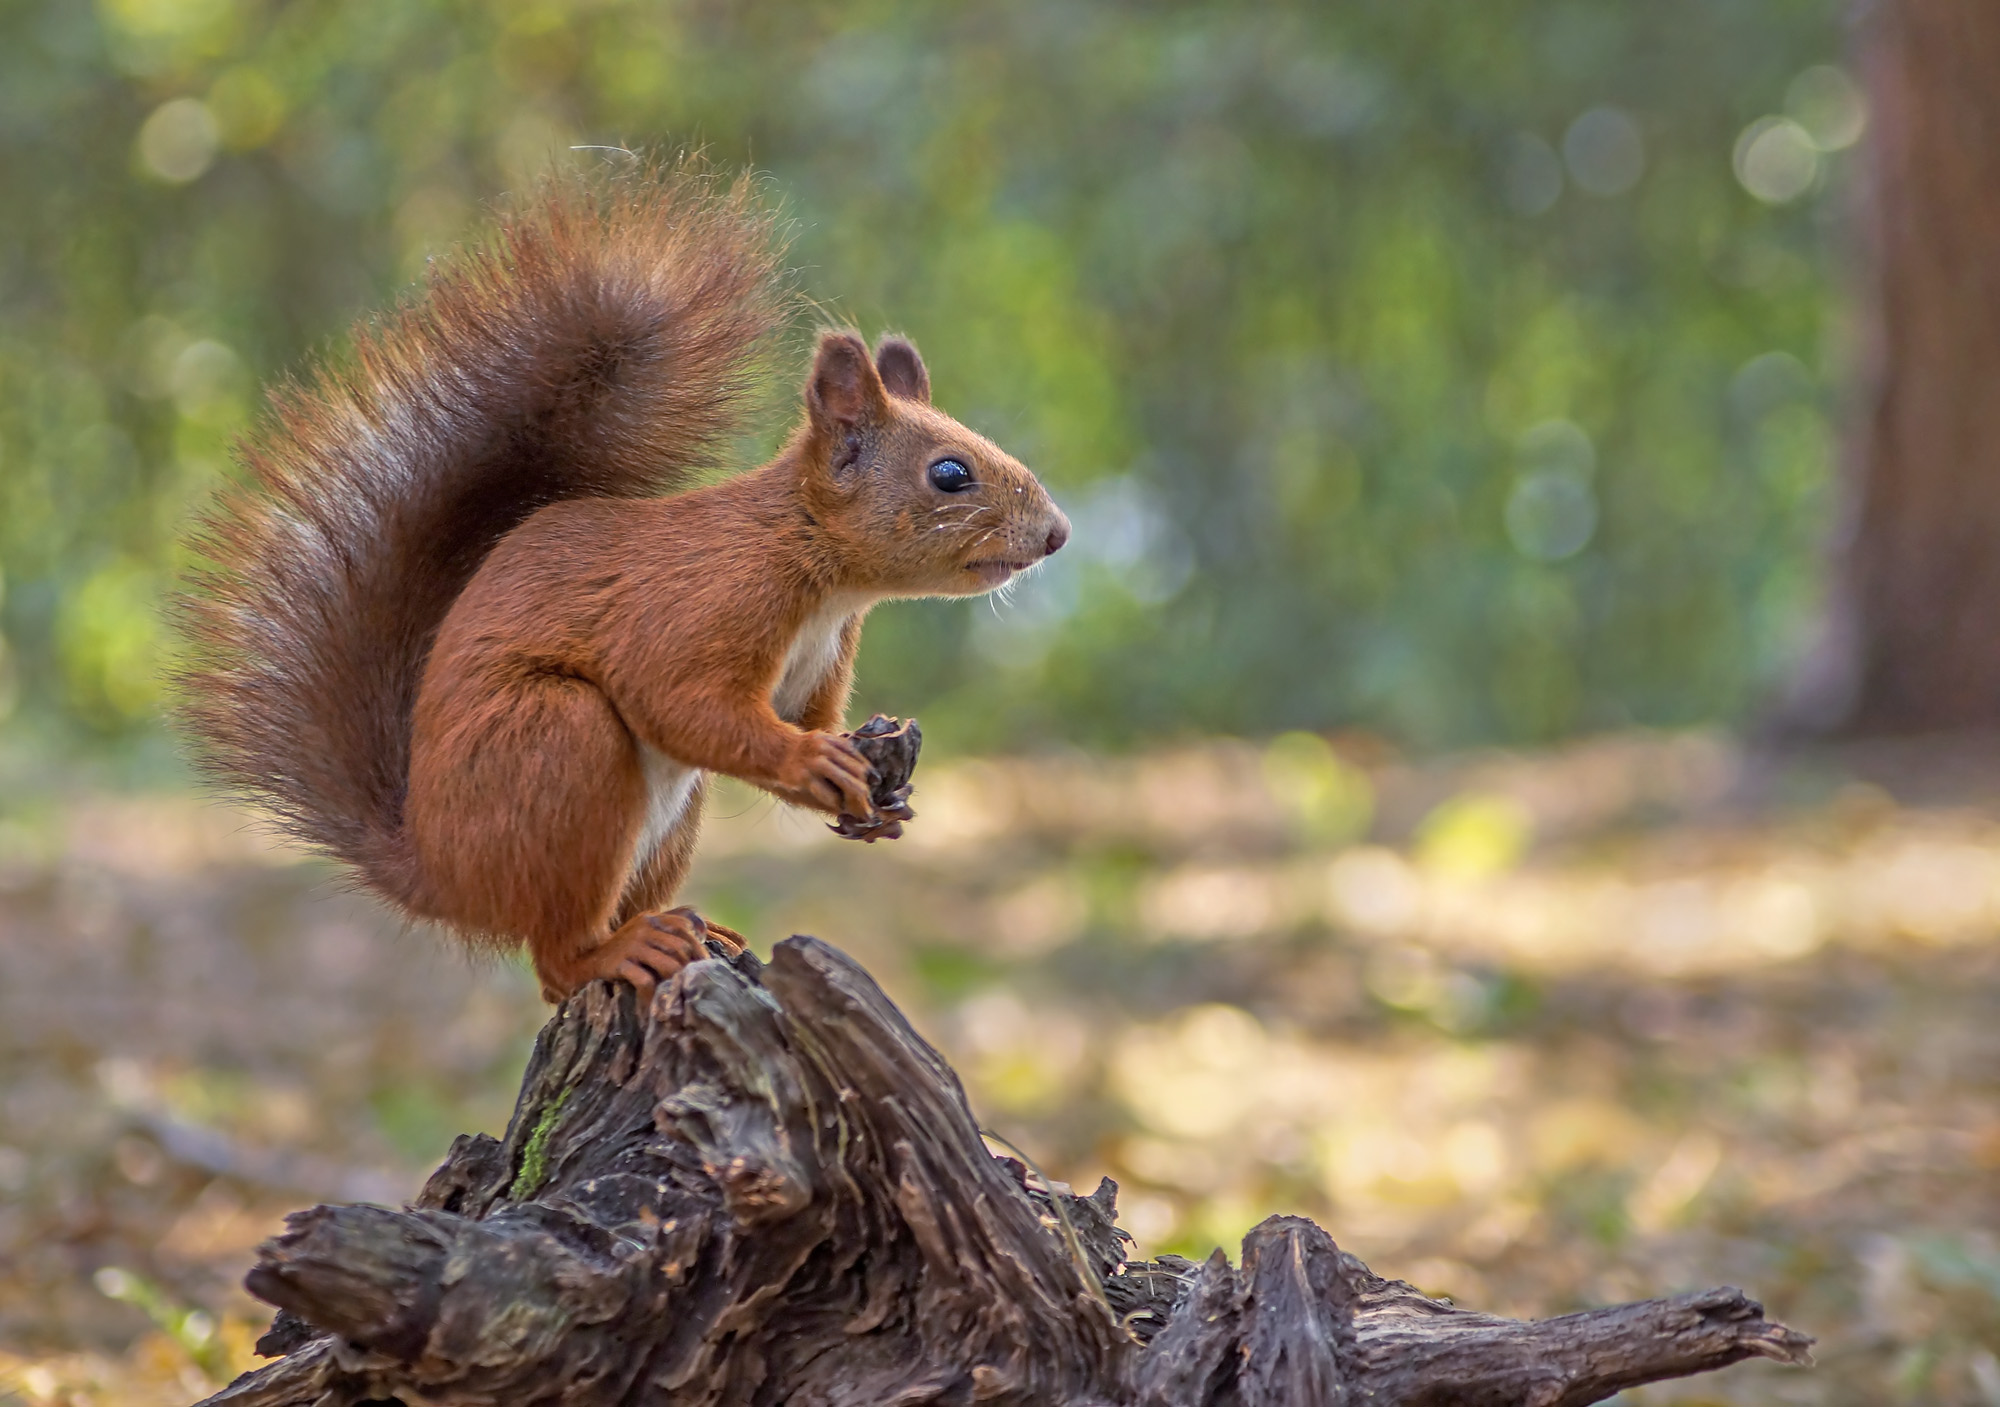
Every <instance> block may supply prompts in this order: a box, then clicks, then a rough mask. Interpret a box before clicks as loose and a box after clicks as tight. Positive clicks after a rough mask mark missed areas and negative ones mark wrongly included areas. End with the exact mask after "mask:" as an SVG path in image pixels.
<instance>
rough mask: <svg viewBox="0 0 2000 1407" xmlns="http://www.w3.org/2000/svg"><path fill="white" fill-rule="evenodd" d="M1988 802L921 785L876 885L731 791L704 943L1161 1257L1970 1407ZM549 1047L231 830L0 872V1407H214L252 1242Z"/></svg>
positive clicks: (1719, 1388)
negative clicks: (743, 942)
mask: <svg viewBox="0 0 2000 1407" xmlns="http://www.w3.org/2000/svg"><path fill="white" fill-rule="evenodd" d="M1989 784H1990V785H1989ZM1996 796H2000V767H1995V766H1993V765H1992V762H1991V759H1990V758H1986V757H1983V756H1982V755H1980V754H1978V753H1976V752H1966V751H1962V750H1961V751H1955V752H1954V751H1949V750H1942V751H1941V750H1938V749H1932V750H1929V751H1924V750H1917V751H1912V752H1908V753H1906V754H1893V755H1873V754H1866V753H1850V754H1843V755H1840V756H1832V755H1819V756H1816V757H1813V758H1805V759H1793V760H1791V761H1788V762H1783V763H1774V762H1768V761H1755V760H1751V759H1746V758H1745V757H1744V756H1743V755H1741V754H1740V753H1739V752H1738V751H1737V750H1736V749H1735V748H1733V747H1732V746H1731V745H1729V744H1728V743H1726V742H1725V741H1723V740H1721V739H1717V738H1712V737H1703V736H1680V737H1662V738H1651V737H1632V738H1614V739H1607V740H1602V741H1598V742H1592V743H1587V744H1581V745H1578V746H1576V747H1573V748H1569V749H1565V750H1563V751H1561V752H1559V753H1552V754H1545V755H1536V756H1504V757H1503V756H1493V757H1475V758H1462V759H1456V760H1451V761H1446V762H1439V763H1435V764H1425V765H1411V764H1405V763H1402V762H1398V761H1396V760H1395V759H1392V758H1388V757H1384V756H1381V755H1378V754H1376V753H1373V752H1371V751H1370V750H1369V749H1367V748H1365V747H1362V746H1360V745H1358V744H1354V745H1349V744H1345V743H1342V744H1340V745H1338V746H1329V745H1328V744H1327V743H1325V742H1323V741H1321V740H1319V739H1317V738H1309V737H1305V736H1302V735H1294V736H1291V737H1287V738H1282V739H1279V740H1277V741H1276V742H1274V743H1271V744H1269V745H1265V746H1252V745H1249V744H1243V743H1228V742H1222V743H1215V744H1212V745H1205V746H1191V747H1186V748H1180V749H1174V750H1168V751H1162V752H1157V753H1153V754H1150V755H1144V756H1140V757H1136V758H1130V759H1122V760H1109V761H1106V760H1093V759H1087V758H1081V757H1055V758H1045V759H1038V760H1033V761H1020V762H1007V761H994V760H975V761H963V762H957V763H950V764H945V763H938V764H926V766H925V767H924V768H922V769H920V771H919V775H918V792H917V796H916V798H915V804H916V807H917V810H918V813H919V819H918V821H917V822H916V823H914V824H913V825H912V826H911V827H910V831H909V835H908V836H907V838H905V839H904V840H902V841H900V842H897V843H895V844H884V845H875V846H871V847H863V846H856V845H852V844H848V843H845V842H842V841H838V840H836V839H834V838H833V837H831V836H829V835H827V834H826V833H825V831H824V828H823V827H821V826H820V825H819V824H818V823H817V822H816V821H814V820H812V819H810V818H808V817H804V816H800V815H796V814H790V813H783V812H780V811H778V810H777V809H776V808H774V807H773V806H772V805H771V804H770V803H768V802H766V801H762V800H760V799H758V798H756V797H754V796H753V795H751V794H750V793H747V792H742V791H738V790H736V789H734V788H726V789H724V790H723V792H722V793H721V794H720V795H719V796H718V798H717V801H716V804H715V807H714V815H715V819H714V821H713V822H712V824H711V826H710V833H709V837H708V840H707V843H706V848H705V851H704V858H703V861H702V862H701V864H700V866H699V867H698V877H697V881H696V885H695V892H694V894H693V896H692V897H693V898H694V899H695V900H696V901H697V902H698V903H700V904H701V905H702V906H703V908H704V909H705V910H706V911H708V912H711V913H712V914H714V915H715V917H717V918H718V919H720V920H721V921H723V922H726V923H729V924H731V925H732V926H735V927H737V928H739V929H741V930H742V931H744V932H746V933H747V934H749V935H750V936H751V937H752V938H753V940H754V941H755V942H756V944H757V945H758V946H759V947H760V948H768V946H769V944H770V943H771V942H772V941H774V940H776V939H777V938H780V937H782V936H783V935H784V934H786V933H788V932H801V931H810V932H815V933H818V934H819V935H820V936H822V937H825V938H827V939H828V940H830V941H832V942H835V943H838V944H840V945H841V946H843V947H846V948H848V949H849V950H850V951H852V952H854V953H855V954H856V955H857V956H858V957H859V958H861V959H862V960H863V961H864V962H866V963H868V964H869V965H870V966H871V968H872V969H873V970H874V971H875V972H876V974H877V975H878V977H879V978H880V979H881V980H882V981H883V983H884V985H885V986H886V987H888V988H889V990H890V991H891V994H892V995H894V996H895V997H896V998H897V999H898V1000H899V1001H901V1002H903V1003H904V1004H905V1005H906V1007H907V1008H908V1009H909V1010H910V1012H911V1014H912V1016H913V1018H914V1019H915V1020H916V1021H917V1023H918V1025H919V1027H920V1029H922V1030H924V1031H925V1032H926V1033H927V1034H929V1035H930V1036H931V1037H932V1038H933V1039H934V1040H936V1041H937V1042H938V1043H939V1044H940V1045H941V1046H942V1047H944V1048H945V1049H946V1051H947V1052H948V1053H949V1054H950V1056H951V1057H952V1059H953V1060H954V1061H955V1062H956V1063H957V1065H958V1066H959V1068H960V1070H961V1071H962V1073H963V1074H964V1075H965V1077H966V1081H967V1084H968V1088H969V1090H970V1093H971V1095H972V1099H973V1102H974V1105H975V1108H976V1110H977V1112H978V1113H979V1114H980V1116H981V1118H982V1120H983V1121H984V1122H985V1123H986V1125H987V1127H989V1128H990V1129H992V1130H993V1131H994V1132H995V1133H996V1134H998V1135H1001V1136H1003V1137H1004V1138H1006V1139H1008V1140H1011V1141H1013V1142H1014V1143H1018V1144H1019V1145H1020V1146H1021V1147H1022V1148H1024V1149H1025V1150H1026V1151H1027V1152H1028V1153H1029V1154H1030V1156H1032V1157H1033V1158H1035V1159H1036V1161H1038V1162H1039V1163H1041V1164H1042V1165H1043V1166H1044V1167H1045V1168H1046V1169H1047V1170H1048V1171H1049V1172H1050V1173H1051V1174H1052V1175H1055V1176H1058V1177H1067V1178H1069V1179H1071V1180H1072V1181H1077V1182H1082V1183H1084V1184H1086V1185H1088V1184H1089V1183H1091V1182H1093V1181H1094V1179H1095V1178H1096V1177H1097V1176H1099V1175H1102V1174H1109V1175H1111V1176H1113V1177H1115V1178H1117V1179H1118V1181H1119V1183H1120V1186H1121V1188H1122V1193H1121V1198H1120V1200H1121V1204H1122V1206H1123V1207H1124V1209H1125V1218H1124V1219H1125V1221H1126V1224H1127V1225H1128V1226H1129V1227H1130V1228H1131V1229H1132V1230H1133V1231H1134V1232H1135V1233H1136V1234H1137V1235H1138V1236H1139V1238H1140V1241H1141V1244H1142V1248H1143V1249H1144V1250H1145V1251H1147V1252H1149V1253H1150V1252H1157V1251H1161V1250H1175V1251H1181V1252H1185V1253H1191V1254H1202V1253H1205V1252H1206V1251H1207V1250H1208V1249H1209V1248H1210V1247H1211V1246H1213V1245H1215V1244H1217V1243H1221V1244H1224V1245H1227V1246H1229V1247H1230V1248H1231V1250H1232V1251H1233V1250H1234V1244H1235V1241H1236V1240H1237V1238H1239V1237H1240V1236H1241V1235H1242V1233H1243V1231H1244V1230H1245V1229H1246V1228H1247V1227H1248V1226H1250V1225H1251V1224H1253V1223H1254V1222H1255V1221H1257V1220H1258V1219H1260V1218H1261V1217H1262V1216H1264V1215H1266V1214H1268V1213H1269V1212H1272V1211H1296V1212H1302V1213H1305V1214H1307V1215H1310V1216H1313V1217H1315V1218H1316V1219H1318V1220H1319V1221H1321V1222H1322V1223H1323V1224H1324V1225H1326V1226H1327V1228H1328V1229H1329V1230H1330V1231H1331V1232H1332V1233H1333V1234H1334V1235H1335V1237H1336V1238H1337V1239H1339V1240H1340V1241H1341V1242H1342V1243H1343V1244H1344V1245H1347V1246H1349V1247H1350V1248H1351V1249H1353V1250H1355V1251H1357V1252H1358V1253H1360V1254H1361V1255H1362V1256H1364V1258H1366V1259H1368V1260H1369V1261H1370V1262H1371V1264H1373V1265H1374V1266H1375V1267H1376V1268H1377V1269H1378V1270H1381V1271H1382V1272H1384V1273H1387V1274H1394V1275H1400V1276H1404V1277H1406V1278H1409V1279H1412V1280H1414V1281H1415V1282H1417V1283H1418V1284H1419V1285H1420V1286H1421V1287H1422V1288H1424V1289H1426V1290H1429V1291H1432V1292H1436V1293H1443V1294H1449V1295H1452V1296H1454V1297H1456V1298H1458V1299H1460V1300H1461V1301H1462V1302H1465V1303H1469V1304H1472V1305H1475V1306H1477V1307H1480V1308H1491V1309H1496V1310H1501V1311H1504V1312H1508V1313H1513V1314H1521V1315H1530V1314H1547V1313H1554V1312H1560V1311H1564V1310H1568V1309H1572V1308H1576V1307H1579V1306H1582V1305H1588V1304H1594V1303H1601V1302H1604V1301H1608V1300H1616V1299H1628V1298H1637V1297H1642V1296H1646V1295H1651V1294H1658V1293H1669V1292H1673V1291H1677V1290H1681V1289H1687V1288H1692V1287H1695V1286H1699V1285H1706V1284H1720V1283H1738V1284H1742V1285H1744V1286H1745V1287H1746V1288H1748V1289H1750V1290H1751V1291H1752V1292H1753V1293H1755V1294H1758V1295H1761V1296H1762V1297H1764V1298H1765V1300H1766V1301H1767V1303H1768V1304H1769V1306H1770V1308H1771V1309H1772V1311H1773V1313H1774V1314H1776V1315H1778V1316H1779V1317H1782V1318H1785V1319H1787V1320H1789V1321H1790V1322H1792V1323H1794V1324H1796V1325H1797V1326H1798V1327H1800V1328H1803V1329H1805V1330H1807V1331H1808V1332H1812V1333H1814V1334H1817V1335H1819V1336H1820V1339H1821V1346H1820V1350H1819V1358H1820V1361H1821V1364H1822V1365H1823V1366H1822V1367H1820V1368H1819V1369H1817V1370H1814V1371H1812V1372H1808V1373H1799V1372H1791V1371H1785V1370H1780V1369H1777V1368H1775V1367H1771V1366H1769V1365H1744V1366H1742V1367H1738V1368H1735V1369H1732V1370H1730V1371H1729V1372H1728V1373H1726V1374H1723V1375H1721V1376H1719V1377H1716V1378H1714V1379H1710V1380H1704V1381H1700V1382H1697V1383H1691V1384H1683V1385H1673V1384H1667V1385H1661V1386H1658V1387H1655V1388H1651V1389H1647V1390H1645V1391H1644V1392H1642V1393H1636V1394H1632V1395H1631V1399H1630V1400H1634V1401H1645V1402H1669V1401H1686V1402H1696V1401H1702V1402H1715V1401H1729V1402H1746V1403H1747V1402H1753V1401H1755V1402H1772V1401H1786V1402H1790V1401H1797V1402H1812V1403H1828V1404H1832V1403H1855V1404H1859V1403H1879V1402H1896V1401H1907V1402H1965V1403H1990V1402H2000V1360H1996V1358H1995V1350H1996V1348H2000V1242H1996V1240H1995V1239H1994V1235H1993V1230H1994V1228H1995V1227H1996V1226H2000V1218H1996V1212H2000V1205H1996V1204H2000V1197H1997V1196H1996V1189H2000V941H1996V939H2000V805H1995V804H1993V798H1994V797H1996ZM541 1012H542V1008H541V1006H540V1003H539V1002H538V1001H537V1000H536V999H535V997H534V993H533V990H532V983H531V982H530V981H529V980H528V979H527V977H526V975H525V974H524V973H523V972H522V971H521V970H520V969H518V968H517V967H514V966H510V965H508V964H504V963H489V964H486V965H483V966H482V965H475V964H472V963H469V962H467V961H465V960H462V959H460V958H459V957H457V956H456V955H455V954H452V953H450V952H448V951H445V950H443V949H442V948H441V947H440V945H438V944H437V943H436V942H435V941H434V940H433V939H431V938H430V937H428V936H427V935H424V934H404V933H400V932H399V931H398V930H397V927H396V925H394V924H393V923H391V922H389V921H387V920H386V919H384V918H383V917H382V916H381V915H380V914H378V913H377V912H376V911H375V910H373V909H372V908H371V907H370V906H369V905H368V904H367V903H366V902H365V901H363V900H360V899H358V898H356V897H354V896H351V895H348V894H345V893H343V892H341V890H340V888H339V885H338V883H337V881H336V880H335V879H334V878H333V877H332V876H331V875H330V874H329V872H328V871H326V870H324V869H322V868H320V867H318V866H315V865H312V864H302V863H300V862H298V861H297V859H296V857H294V856H292V855H291V854H290V853H289V852H286V851H284V850H282V849H280V848H277V847H273V846H269V845H266V844H264V843H262V842H260V841H259V840H258V839H257V837H256V835H255V833H254V832H252V831H249V830H246V829H244V828H243V826H242V825H241V824H240V822H239V821H238V820H236V819H234V818H232V817H230V816H228V815H227V814H226V813H222V812H219V811H215V810H206V809H201V808H197V807H194V806H192V805H190V804H189V803H185V802H182V801H178V800H172V799H168V800H143V801H117V800H110V801H101V802H96V803H92V804H89V805H80V806H78V807H76V808H74V809H72V810H71V811H70V812H69V813H68V814H66V815H64V816H60V817H51V818H46V819H45V820H44V821H43V822H41V823H39V824H30V823H28V822H25V821H18V820H17V821H14V822H9V823H5V825H4V826H0V1081H4V1083H0V1267H4V1268H0V1398H4V1397H5V1395H6V1394H9V1393H12V1394H13V1395H15V1396H17V1397H20V1398H22V1399H23V1400H25V1401H29V1402H35V1403H42V1402H54V1401H75V1402H81V1401H85V1400H88V1401H90V1402H96V1403H111V1402H133V1403H141V1402H146V1403H150V1402H153V1401H160V1402H168V1401H183V1400H187V1399H188V1398H190V1397H191V1396H192V1395H194V1394H195V1393H196V1392H197V1391H200V1390H203V1389H202V1384H204V1383H206V1382H208V1381H211V1380H214V1379H215V1378H216V1377H219V1376H223V1375H226V1374H227V1373H228V1372H229V1371H233V1370H234V1369H235V1368H238V1367H240V1366H242V1364H243V1363H244V1362H245V1361H246V1359H245V1357H244V1354H245V1352H246V1351H247V1344H248V1342H249V1340H250V1339H251V1338H252V1337H254V1333H255V1330H256V1328H257V1327H259V1325H260V1320H261V1316H260V1314H259V1311H258V1309H257V1306H256V1305H255V1303H254V1302H253V1301H251V1300H250V1299H249V1298H248V1297H247V1296H246V1295H245V1294H244V1293H243V1292H242V1291H241V1290H240V1289H239V1288H237V1287H236V1282H237V1281H238V1280H239V1279H240V1277H241V1275H242V1272H243V1270H244V1269H245V1268H246V1266H247V1264H248V1260H249V1256H250V1253H251V1248H252V1247H253V1246H254V1244H255V1243H256V1241H257V1240H259V1239H260V1238H261V1237H263V1236H265V1235H268V1234H270V1232H271V1231H272V1230H273V1229H274V1228H275V1227H276V1226H277V1225H278V1223H279V1221H280V1219H281V1217H282V1214H283V1213H284V1211H286V1210H288V1209H291V1208H293V1207H296V1206H299V1205H302V1204H303V1203H305V1202H308V1201H311V1200H314V1199H317V1198H345V1199H368V1198H373V1199H384V1200H394V1199H396V1198H398V1197H401V1196H407V1195H410V1194H411V1193H412V1192H413V1191H414V1189H415V1187H416V1186H417V1185H418V1183H419V1181H420V1180H421V1177H422V1175H423V1173H424V1172H425V1171H427V1169H428V1166H429V1165H430V1164H432V1163H434V1162H435V1161H436V1159H437V1158H438V1157H439V1156H440V1155H441V1154H442V1152H443V1150H444V1148H445V1146H446V1144H447V1143H448V1142H449V1139H450V1137H451V1136H452V1135H453V1134H455V1133H458V1132H461V1131H466V1130H470V1129H475V1128H486V1129H490V1130H494V1131H498V1129H499V1128H500V1127H501V1125H502V1124H503V1123H504V1121H505V1118H506V1114H507V1109H508V1106H509V1102H510V1101H511V1097H512V1094H513V1089H514V1084H515V1081H516V1079H517V1078H518V1074H519V1069H520V1063H521V1061H522V1059H523V1058H524V1056H525V1052H526V1049H527V1045H528V1042H529V1041H530V1039H531V1038H532V1035H533V1032H534V1029H535V1027H536V1025H537V1024H538V1022H539V1020H540V1017H541Z"/></svg>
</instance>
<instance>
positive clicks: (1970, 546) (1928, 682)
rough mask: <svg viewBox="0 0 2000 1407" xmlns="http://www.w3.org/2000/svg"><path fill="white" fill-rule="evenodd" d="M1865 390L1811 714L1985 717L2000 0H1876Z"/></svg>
mask: <svg viewBox="0 0 2000 1407" xmlns="http://www.w3.org/2000/svg"><path fill="white" fill-rule="evenodd" d="M1864 15H1865V22H1864V26H1863V29H1862V33H1861V35H1860V41H1861V42H1860V53H1861V58H1862V63H1863V67H1864V69H1865V70H1866V86H1867V89H1868V96H1869V104H1870V135H1869V146H1868V149H1867V182H1866V190H1865V193H1864V195H1863V198H1862V200H1861V201H1860V211H1859V214H1860V224H1861V229H1862V232H1863V235H1864V241H1863V242H1864V245H1865V252H1866V282H1865V284H1864V287H1863V295H1862V298H1861V313H1862V322H1863V327H1862V330H1863V343H1862V354H1863V360H1864V365H1863V367H1862V373H1861V374H1862V385H1861V387H1860V390H1861V400H1860V404H1859V406H1858V408H1857V409H1858V414H1857V416H1856V420H1855V423H1854V425H1853V427H1852V430H1851V436H1850V443H1849V446H1848V455H1849V460H1850V463H1849V465H1848V469H1849V484H1848V487H1849V493H1850V500H1849V502H1848V503H1847V505H1846V506H1845V512H1846V515H1847V525H1846V527H1845V528H1844V530H1843V536H1844V539H1845V540H1844V543H1843V544H1842V546H1841V548H1840V550H1839V551H1838V552H1837V553H1836V561H1835V577H1836V580H1835V582H1834V587H1833V597H1834V604H1833V607H1832V613H1831V614H1832V619H1831V622H1830V625H1829V628H1828V631H1827V634H1826V639H1825V640H1824V642H1823V644H1822V647H1821V648H1820V649H1819V650H1818V651H1817V652H1816V654H1815V657H1814V658H1813V659H1812V660H1811V661H1810V662H1809V663H1808V665H1807V668H1806V671H1805V674H1804V677H1803V678H1802V680H1801V681H1800V687H1799V688H1798V689H1797V691H1796V694H1795V697H1794V699H1793V701H1792V703H1791V704H1790V706H1789V708H1788V713H1789V714H1790V715H1791V721H1792V722H1795V723H1796V724H1798V725H1801V726H1802V727H1804V728H1807V729H1810V730H1813V731H1836V732H1848V733H1859V734H1884V733H1898V734H1908V733H1919V732H1933V731H1941V730H1952V729H1966V728H1991V727H1993V726H1995V725H1996V724H2000V631H1996V629H1995V625H1994V623H1995V621H1996V620H2000V394H1996V393H1995V389H1994V388H1995V386H1996V385H2000V259H1996V258H1995V253H1994V251H1995V250H1996V249H2000V6H1993V5H1967V4H1961V3H1956V0H1879V3H1876V4H1872V5H1869V6H1867V7H1866V8H1865V10H1864Z"/></svg>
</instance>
